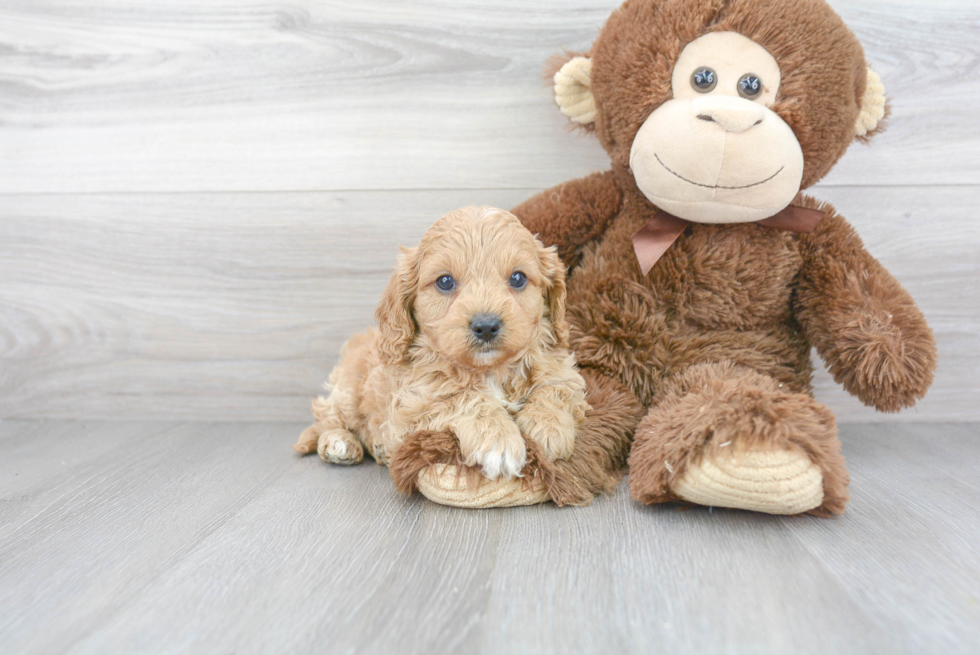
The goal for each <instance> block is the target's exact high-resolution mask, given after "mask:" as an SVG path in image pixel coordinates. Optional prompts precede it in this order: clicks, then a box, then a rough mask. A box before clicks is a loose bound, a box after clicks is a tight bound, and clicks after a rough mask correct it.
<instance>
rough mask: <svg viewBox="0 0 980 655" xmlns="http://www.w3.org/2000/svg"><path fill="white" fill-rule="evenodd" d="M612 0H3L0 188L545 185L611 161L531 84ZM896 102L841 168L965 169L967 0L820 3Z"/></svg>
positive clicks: (975, 158) (972, 20)
mask: <svg viewBox="0 0 980 655" xmlns="http://www.w3.org/2000/svg"><path fill="white" fill-rule="evenodd" d="M618 4H619V0H601V1H597V0H573V1H569V0H547V1H545V2H537V3H534V4H533V6H529V5H527V3H514V2H494V1H491V2H483V1H482V0H479V1H478V0H456V1H452V2H450V1H448V0H413V2H412V3H410V4H408V3H404V2H399V1H397V0H369V1H364V0H356V1H355V0H332V1H325V0H319V1H317V0H290V1H289V2H286V3H278V4H268V3H258V2H252V1H250V0H214V1H212V2H206V3H201V2H196V3H195V2H186V1H184V0H165V1H163V2H156V3H152V4H151V5H147V4H141V5H139V6H135V5H133V4H132V3H125V2H118V1H116V2H114V1H111V0H84V1H76V0H56V1H51V2H44V3H38V2H31V1H27V0H20V1H13V0H8V1H7V2H4V3H2V4H0V43H2V44H3V49H2V50H0V89H2V90H3V93H2V94H0V95H2V100H0V126H2V128H0V153H3V154H2V156H0V192H8V193H9V192H34V193H41V192H44V193H63V192H108V191H225V190H238V191H257V190H345V189H374V188H397V189H426V188H439V189H447V188H527V187H548V186H551V185H553V184H555V183H558V182H561V181H563V180H566V179H569V178H572V177H578V176H581V175H584V174H586V173H589V172H591V171H593V170H596V169H601V168H605V167H606V166H607V159H606V156H605V154H604V153H603V152H602V151H601V149H600V148H599V147H598V145H597V144H596V143H595V140H594V139H593V138H591V137H589V136H586V135H572V134H569V133H568V129H567V124H566V121H565V119H564V118H563V117H562V116H561V115H560V114H559V112H558V111H557V109H556V108H555V107H554V105H553V102H552V100H551V94H550V91H549V89H548V88H547V87H546V86H545V85H544V84H543V83H542V81H541V71H542V70H543V68H544V65H545V61H546V60H547V58H548V57H550V56H552V55H554V54H556V53H559V52H561V50H562V49H563V48H565V49H571V50H575V49H585V48H587V47H588V46H589V44H590V43H591V41H592V40H593V39H594V38H595V36H596V34H597V32H598V28H599V27H600V26H601V25H602V23H603V22H604V21H605V19H606V17H607V16H608V14H609V12H610V11H611V10H612V9H613V8H614V7H615V6H617V5H618ZM832 5H833V6H834V7H835V8H836V9H837V10H838V11H839V12H840V13H841V14H842V15H843V17H844V18H845V20H847V21H848V23H849V24H850V26H851V27H852V28H853V29H854V30H855V31H856V32H857V33H858V35H859V37H860V38H861V39H862V40H863V43H864V45H865V48H866V51H867V56H868V59H869V60H870V61H871V62H872V63H873V65H874V66H875V67H876V68H877V69H878V71H879V72H880V73H881V75H882V77H883V79H884V81H885V84H886V85H887V87H888V89H889V90H890V93H891V96H892V97H893V99H894V105H893V107H894V114H893V118H892V121H891V127H890V129H889V131H888V132H887V133H885V134H884V135H882V137H881V138H879V139H878V140H877V144H876V145H875V147H873V148H864V147H854V148H852V150H851V151H850V152H849V154H848V155H847V156H846V157H845V159H844V160H843V161H842V162H841V164H840V165H839V166H838V167H837V169H836V170H835V171H834V172H833V173H832V174H831V176H830V177H829V178H828V182H830V183H833V184H838V185H871V184H875V185H887V186H895V185H906V184H972V183H975V182H976V180H977V179H978V178H980V125H978V124H977V121H976V120H975V117H974V115H973V109H972V108H973V107H974V105H975V104H976V100H977V98H978V97H980V75H978V74H977V72H978V70H980V68H978V66H980V65H978V63H977V62H978V61H980V43H978V41H977V39H976V38H975V35H976V33H977V31H978V29H980V6H978V5H977V4H976V3H975V2H973V0H941V1H937V0H833V2H832Z"/></svg>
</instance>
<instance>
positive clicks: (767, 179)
mask: <svg viewBox="0 0 980 655" xmlns="http://www.w3.org/2000/svg"><path fill="white" fill-rule="evenodd" d="M653 156H654V157H656V158H657V161H658V162H660V165H661V166H663V167H664V170H666V171H667V172H668V173H670V174H671V175H673V176H674V177H676V178H678V179H680V180H684V181H685V182H687V183H688V184H693V185H694V186H700V187H704V188H705V189H751V188H752V187H754V186H759V185H760V184H765V183H766V182H768V181H769V180H771V179H772V178H774V177H776V176H777V175H779V174H780V173H782V172H783V169H784V168H786V167H785V166H780V167H779V170H778V171H776V172H775V173H773V174H772V175H770V176H769V177H767V178H766V179H764V180H762V181H761V182H753V183H752V184H746V185H743V186H723V185H721V184H715V185H711V184H701V183H700V182H695V181H694V180H689V179H687V178H686V177H684V176H683V175H680V174H679V173H677V172H676V171H673V170H671V169H670V167H669V166H667V164H665V163H664V162H663V160H662V159H661V158H660V155H658V154H657V153H653Z"/></svg>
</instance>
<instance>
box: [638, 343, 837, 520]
mask: <svg viewBox="0 0 980 655" xmlns="http://www.w3.org/2000/svg"><path fill="white" fill-rule="evenodd" d="M629 465H630V493H631V495H632V496H633V498H634V499H635V500H637V501H639V502H641V503H645V504H653V503H664V502H671V501H678V500H680V501H687V502H690V503H697V504H699V505H708V506H713V507H730V508H736V509H746V510H752V511H756V512H766V513H768V514H801V513H803V512H809V513H812V514H817V515H821V516H828V515H830V514H840V513H841V512H843V511H844V506H845V505H846V504H847V483H848V476H847V469H846V468H845V466H844V458H843V457H842V456H841V454H840V442H839V441H838V440H837V426H836V424H835V421H834V416H833V414H832V413H831V412H830V410H829V409H827V408H826V407H824V406H823V405H821V404H820V403H818V402H817V401H815V400H814V399H813V398H811V397H810V396H808V395H806V394H803V393H794V392H790V391H785V390H784V389H783V387H782V386H781V385H780V384H779V383H778V382H777V381H776V380H774V379H773V378H771V377H768V376H766V375H763V374H761V373H758V372H757V371H753V370H751V369H748V368H744V367H741V366H737V365H735V364H733V363H731V362H718V363H710V364H699V365H697V366H692V367H691V368H689V369H687V370H685V371H683V372H681V373H679V374H678V375H677V376H675V377H674V378H673V379H671V380H670V381H669V382H668V384H667V385H666V387H665V389H664V392H663V393H662V394H661V396H660V397H659V398H658V399H656V401H655V403H654V405H653V407H652V408H651V409H650V412H649V413H648V414H647V416H646V417H645V418H644V419H643V420H642V421H641V422H640V425H639V426H638V427H637V429H636V433H635V435H634V441H633V451H632V453H631V454H630V463H629Z"/></svg>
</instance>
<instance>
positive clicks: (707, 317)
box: [514, 0, 936, 515]
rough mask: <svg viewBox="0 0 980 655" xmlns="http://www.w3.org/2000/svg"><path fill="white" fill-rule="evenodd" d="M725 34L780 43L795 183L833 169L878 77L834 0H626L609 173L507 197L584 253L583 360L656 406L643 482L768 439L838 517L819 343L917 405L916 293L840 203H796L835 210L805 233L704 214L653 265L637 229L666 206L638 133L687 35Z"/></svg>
mask: <svg viewBox="0 0 980 655" xmlns="http://www.w3.org/2000/svg"><path fill="white" fill-rule="evenodd" d="M719 30H723V31H737V32H740V33H742V34H744V35H745V36H748V37H750V38H752V39H753V40H755V41H756V42H758V43H759V44H761V45H762V46H763V47H765V48H766V50H768V51H769V52H770V53H771V54H772V55H773V56H774V57H775V59H776V60H777V62H778V64H779V66H780V70H781V71H782V74H783V80H782V83H781V85H780V93H779V96H778V97H777V99H776V103H775V104H774V106H773V110H774V111H775V112H776V113H777V114H779V116H780V117H781V118H783V120H785V121H786V122H787V123H788V124H789V125H790V127H791V128H792V129H793V131H794V133H795V135H796V137H797V138H798V140H799V142H800V144H801V146H802V150H803V153H804V157H805V168H804V176H803V184H802V188H806V187H808V186H810V185H812V184H813V183H815V182H816V181H817V180H819V179H820V178H821V177H823V176H824V175H825V174H826V173H827V172H828V171H829V170H830V168H831V167H832V166H833V165H834V163H835V162H836V161H837V160H838V159H839V158H840V157H841V155H843V153H844V151H845V150H846V149H847V147H848V146H849V145H850V143H851V142H852V141H853V140H854V124H855V120H856V117H857V115H858V112H859V111H860V106H859V103H860V101H861V99H862V96H863V91H864V86H865V77H866V62H865V60H864V54H863V51H862V49H861V46H860V44H859V43H858V42H857V39H856V38H855V37H854V35H853V34H852V33H851V32H850V30H848V29H847V27H846V26H845V25H844V24H843V22H841V20H840V19H839V18H838V17H837V15H836V14H834V12H833V11H832V10H831V9H830V7H829V6H828V5H827V4H826V3H825V2H824V1H823V0H628V1H627V2H626V3H625V4H624V5H623V6H622V7H621V8H620V9H619V10H617V11H616V12H614V13H613V15H612V16H611V17H610V19H609V21H608V23H607V25H606V26H605V28H604V29H603V30H602V32H601V34H600V36H599V38H598V40H597V41H596V43H595V45H594V47H593V49H592V51H591V53H590V54H591V56H592V60H593V68H592V90H593V93H594V95H595V100H596V106H597V117H596V123H595V132H596V135H597V137H598V138H599V140H600V142H601V143H602V144H603V146H604V147H605V148H606V150H607V152H608V153H609V155H610V157H611V158H612V161H613V167H612V170H611V171H609V172H606V173H601V174H595V175H591V176H589V177H586V178H583V179H580V180H575V181H572V182H566V183H565V184H562V185H560V186H558V187H555V188H554V189H550V190H548V191H545V192H543V193H541V194H539V195H538V196H535V197H533V198H531V199H529V200H528V201H527V202H525V203H524V204H522V205H520V206H519V207H517V208H516V209H514V213H515V214H516V215H517V216H518V217H519V218H520V219H521V221H522V222H523V223H524V224H525V225H526V226H527V227H528V228H529V229H530V230H531V231H532V232H534V233H537V234H538V235H539V236H540V238H541V239H542V241H543V242H544V243H546V244H554V245H556V246H557V248H558V252H559V253H560V254H561V256H562V258H563V260H564V261H565V262H566V264H568V265H569V267H570V269H571V273H570V277H569V280H568V318H569V323H570V325H571V329H570V343H571V346H572V349H573V350H574V352H575V353H576V356H577V357H578V361H579V364H580V366H582V367H583V368H584V369H585V370H589V371H592V372H593V373H594V374H596V375H597V376H599V378H602V377H605V378H607V379H610V380H615V381H617V382H620V383H621V384H623V385H624V386H625V387H626V388H627V389H628V390H629V391H630V392H631V393H632V394H634V396H635V398H636V400H637V401H638V402H639V403H640V404H642V405H643V406H645V407H649V408H650V410H649V413H648V414H647V417H646V418H645V419H644V420H643V422H642V425H641V427H640V428H639V429H638V431H637V433H636V444H635V446H634V452H633V455H632V456H631V461H630V467H631V489H632V491H633V494H634V497H636V498H637V499H638V500H640V501H642V502H648V503H649V502H661V501H664V500H670V499H671V498H672V496H671V494H670V493H669V491H665V485H666V484H667V483H668V482H669V479H670V476H669V475H667V474H666V473H665V472H666V471H667V469H666V467H665V465H664V462H668V463H670V464H671V465H673V466H674V471H675V474H677V473H678V472H679V471H682V470H683V469H684V467H685V466H686V464H687V463H688V462H690V461H695V460H696V459H697V458H699V457H701V456H702V455H703V454H704V453H706V452H708V453H710V452H711V449H712V448H714V447H716V446H717V444H718V443H724V442H725V441H732V442H734V443H733V445H734V446H735V447H741V446H743V445H746V444H755V443H763V444H770V445H772V446H773V447H774V448H776V447H784V446H787V447H790V446H791V447H793V448H801V449H803V451H804V452H806V453H807V454H808V455H809V456H810V457H811V459H813V461H814V462H816V463H817V465H818V466H819V467H820V469H821V471H822V472H823V475H824V490H825V499H824V503H823V504H822V505H821V506H820V507H819V508H817V509H816V510H814V513H816V514H821V515H826V514H833V513H840V512H841V511H843V508H844V504H845V503H846V501H847V494H846V485H847V472H846V470H845V468H844V462H843V459H842V458H841V457H840V455H839V452H838V444H837V441H836V437H835V428H834V421H833V417H832V415H831V414H830V412H829V411H828V410H827V409H826V408H824V407H822V406H821V405H819V404H818V403H816V402H814V401H813V400H812V398H810V397H809V394H810V391H811V376H812V364H811V362H810V349H811V346H815V347H816V348H817V351H818V352H819V354H820V355H821V356H822V357H823V358H824V360H825V361H826V362H827V364H828V366H829V367H830V370H831V371H832V372H833V374H834V376H835V379H836V380H837V381H838V382H840V383H842V384H843V385H844V387H845V388H846V389H847V390H848V391H849V392H850V393H852V394H854V395H856V396H857V397H858V398H860V399H861V400H862V401H863V402H865V403H866V404H869V405H872V406H874V407H875V408H877V409H878V410H880V411H896V410H898V409H900V408H902V407H908V406H910V405H911V404H913V403H914V402H915V401H916V400H917V399H919V398H921V397H922V396H923V395H924V394H925V392H926V390H927V389H928V388H929V385H930V384H931V382H932V376H933V371H934V369H935V365H936V347H935V342H934V340H933V337H932V333H931V331H930V330H929V327H928V326H927V325H926V322H925V319H924V317H923V316H922V313H921V312H920V311H919V309H918V308H917V307H916V306H915V303H914V301H913V300H912V298H911V297H910V296H909V295H908V293H907V292H906V291H905V290H904V289H902V287H901V286H900V285H899V283H898V282H897V281H896V280H895V279H894V278H893V277H892V276H891V275H890V274H889V273H888V271H886V270H885V269H884V268H883V267H882V266H881V265H880V264H879V263H878V262H877V261H876V260H875V259H874V258H873V257H872V256H871V255H870V254H869V253H868V252H867V251H866V250H865V249H864V247H863V245H862V243H861V241H860V239H859V238H858V237H857V236H856V234H855V233H854V230H853V229H852V228H851V227H850V226H849V225H848V223H847V222H846V221H845V220H844V219H843V218H842V217H840V216H838V215H837V213H836V212H835V211H834V210H833V208H832V207H830V206H828V205H826V204H823V203H820V202H818V201H816V200H814V199H812V198H808V197H806V196H803V195H800V196H799V197H798V198H797V200H796V203H795V204H800V205H803V206H806V207H809V208H814V209H819V210H822V211H823V212H825V218H824V219H823V220H822V221H821V223H820V224H819V226H818V228H817V229H816V230H815V231H814V232H813V233H811V234H796V233H791V232H786V231H782V230H777V229H771V228H767V227H762V226H759V225H756V224H752V223H742V224H715V225H704V224H692V225H691V226H690V227H689V228H687V230H686V231H685V233H684V234H682V235H681V236H680V237H679V238H678V239H677V241H676V242H675V243H674V244H673V245H672V246H671V247H670V248H669V249H668V250H667V252H666V254H665V255H664V256H663V257H662V259H661V260H660V261H658V262H657V263H656V265H655V266H654V267H653V269H652V270H651V271H650V272H649V274H648V275H643V274H642V273H641V271H640V268H639V265H638V263H637V260H636V257H635V255H634V252H633V245H632V241H631V236H632V235H633V234H634V233H635V232H636V231H637V230H639V229H640V228H641V227H642V226H643V225H644V224H646V222H647V221H648V220H650V219H651V218H652V217H653V216H654V215H655V214H656V213H657V211H658V208H657V207H655V206H654V205H653V204H651V203H650V202H649V201H648V200H647V199H646V197H645V196H644V195H643V194H642V193H641V192H640V191H639V189H638V188H637V186H636V182H635V181H634V179H633V176H632V173H631V172H630V170H629V168H628V161H629V153H630V147H631V144H632V141H633V138H634V136H635V135H636V133H637V130H638V129H639V128H640V126H641V125H642V124H643V122H644V120H646V118H647V117H648V116H649V115H650V114H651V113H652V112H653V111H654V110H655V109H656V108H657V107H658V106H659V105H660V104H661V103H663V102H664V101H666V100H667V99H669V97H670V94H671V90H670V89H671V71H672V66H673V62H674V61H675V60H676V58H677V56H678V54H679V53H680V52H681V50H682V49H683V48H684V46H685V45H686V44H687V43H689V42H690V41H692V40H694V39H695V38H697V37H698V36H700V35H702V34H705V33H707V32H710V31H719ZM593 405H594V406H596V407H597V408H598V406H597V405H596V403H595V402H593ZM702 412H703V413H702Z"/></svg>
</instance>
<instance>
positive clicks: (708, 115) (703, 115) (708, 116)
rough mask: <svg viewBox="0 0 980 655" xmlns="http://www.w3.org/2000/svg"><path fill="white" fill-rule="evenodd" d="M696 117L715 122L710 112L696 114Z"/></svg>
mask: <svg viewBox="0 0 980 655" xmlns="http://www.w3.org/2000/svg"><path fill="white" fill-rule="evenodd" d="M698 118H699V119H700V120H703V121H708V122H709V123H714V122H715V119H714V116H711V115H710V114H698Z"/></svg>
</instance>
